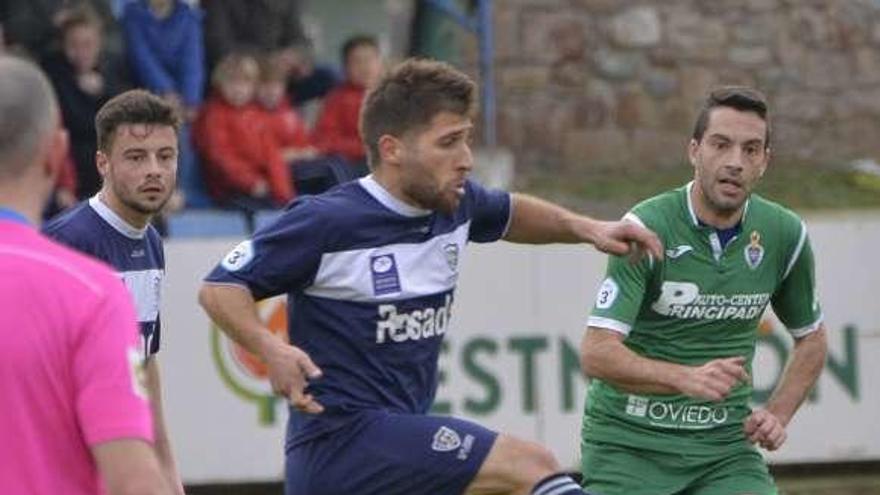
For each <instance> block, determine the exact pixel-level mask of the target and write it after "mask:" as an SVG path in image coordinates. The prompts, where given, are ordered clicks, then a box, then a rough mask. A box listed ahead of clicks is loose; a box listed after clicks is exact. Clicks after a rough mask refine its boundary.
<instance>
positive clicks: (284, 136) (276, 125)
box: [256, 57, 317, 163]
mask: <svg viewBox="0 0 880 495" xmlns="http://www.w3.org/2000/svg"><path fill="white" fill-rule="evenodd" d="M287 79H288V78H287V71H286V70H285V69H284V68H283V67H282V66H280V65H279V64H277V63H276V61H275V60H273V58H272V57H265V58H264V59H263V60H261V61H260V81H259V83H258V84H257V97H256V100H257V104H258V105H259V107H260V109H262V111H263V115H264V117H265V119H266V125H267V131H268V132H269V133H270V134H271V135H272V137H273V138H274V139H275V141H276V143H277V145H278V147H279V148H280V150H281V156H282V158H283V159H284V161H285V162H287V163H291V162H295V161H298V160H307V159H310V158H314V157H315V156H316V155H317V150H316V149H315V147H314V146H312V141H311V137H310V136H309V129H308V126H306V123H305V121H304V120H303V119H302V117H301V116H300V115H299V113H298V112H297V111H296V110H295V109H294V108H293V107H292V106H291V105H290V99H289V98H288V96H287Z"/></svg>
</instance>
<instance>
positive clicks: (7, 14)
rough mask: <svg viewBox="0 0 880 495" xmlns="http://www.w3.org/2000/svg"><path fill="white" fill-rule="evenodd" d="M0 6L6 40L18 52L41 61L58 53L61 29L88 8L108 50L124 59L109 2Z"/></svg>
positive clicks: (7, 2) (10, 0) (34, 1)
mask: <svg viewBox="0 0 880 495" xmlns="http://www.w3.org/2000/svg"><path fill="white" fill-rule="evenodd" d="M0 4H3V5H2V8H3V9H4V10H3V11H2V12H0V13H2V16H3V17H2V20H3V25H4V26H5V31H6V33H5V34H6V41H7V43H8V44H9V45H10V46H11V47H13V51H15V52H24V53H26V54H27V55H28V56H30V57H31V58H33V59H35V60H41V59H43V58H45V57H46V56H47V55H49V54H50V53H52V52H53V51H56V50H58V49H59V46H60V41H61V40H60V34H61V33H60V31H61V26H62V25H63V24H65V22H66V21H67V18H68V16H69V15H70V14H72V13H75V12H76V11H77V10H78V9H80V8H81V7H82V6H84V5H85V6H88V8H90V9H91V11H92V12H94V13H95V15H96V16H97V18H98V19H99V22H100V25H101V28H102V30H103V33H104V38H105V48H106V51H107V52H108V53H111V54H113V56H114V57H120V56H122V53H123V51H124V50H123V42H122V34H121V32H120V31H121V30H120V28H119V25H118V24H117V23H116V19H115V18H114V17H113V13H112V11H111V8H110V2H108V0H3V1H0Z"/></svg>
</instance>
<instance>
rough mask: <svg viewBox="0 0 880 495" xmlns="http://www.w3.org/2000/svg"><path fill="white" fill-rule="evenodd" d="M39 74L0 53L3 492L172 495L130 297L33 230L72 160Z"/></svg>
mask: <svg viewBox="0 0 880 495" xmlns="http://www.w3.org/2000/svg"><path fill="white" fill-rule="evenodd" d="M58 121H59V115H58V108H57V104H56V102H55V98H54V96H53V94H52V88H51V87H50V86H49V83H48V82H47V81H46V78H45V77H44V76H43V75H42V74H41V73H40V71H39V70H38V69H37V68H36V67H35V66H34V65H32V64H31V63H29V62H25V61H23V60H20V59H16V58H13V57H9V56H2V55H0V396H2V399H0V493H2V494H15V495H42V494H65V495H86V494H88V495H94V494H103V493H110V494H112V495H120V494H125V495H129V494H132V495H133V494H138V495H140V494H150V495H153V494H163V495H164V494H169V493H170V489H169V487H167V486H166V484H165V481H164V479H163V477H162V474H161V471H160V469H159V464H158V461H157V460H156V456H155V453H154V452H153V446H152V441H153V427H152V422H151V418H150V412H149V408H148V406H147V401H146V393H145V392H144V389H143V386H142V383H141V382H142V377H141V376H140V375H141V374H142V373H141V372H140V370H139V367H140V366H141V358H140V354H139V353H138V351H137V345H138V334H137V329H136V326H135V314H134V309H133V308H132V304H131V297H130V296H129V294H128V292H127V291H126V289H125V286H123V285H122V283H121V282H120V280H119V278H118V277H117V276H116V275H114V274H113V272H112V271H111V270H110V269H109V268H107V267H105V266H104V265H102V264H100V263H99V262H97V261H94V260H92V259H90V258H87V257H85V256H83V255H81V254H78V253H76V252H74V251H72V250H70V249H67V248H65V247H62V246H60V245H58V244H55V243H54V242H51V241H49V240H47V239H46V238H44V237H42V236H41V235H40V234H39V233H38V232H37V230H36V224H37V222H38V221H39V218H40V212H41V211H42V209H43V205H44V204H45V203H46V200H47V198H48V197H49V195H50V193H51V191H52V189H53V186H54V183H55V178H56V176H57V175H58V171H59V170H60V168H61V166H62V163H63V161H64V157H65V155H66V153H67V136H66V134H65V133H64V132H63V131H60V130H59V128H58Z"/></svg>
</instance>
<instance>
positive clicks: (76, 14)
mask: <svg viewBox="0 0 880 495" xmlns="http://www.w3.org/2000/svg"><path fill="white" fill-rule="evenodd" d="M60 29H61V45H62V46H61V52H60V53H52V54H50V55H48V56H47V57H46V59H45V60H44V61H43V69H44V70H45V71H46V74H48V76H49V79H50V80H51V81H52V85H53V86H54V88H55V92H56V94H57V95H58V102H59V105H60V107H61V115H62V120H63V121H64V126H65V127H66V128H67V131H68V132H69V134H70V149H71V155H72V156H73V161H74V164H75V168H76V178H77V197H78V198H80V199H84V198H88V197H91V196H92V195H94V194H95V193H96V192H97V191H98V189H99V188H100V187H101V179H100V177H99V175H98V170H97V168H96V167H95V152H96V147H95V114H96V113H97V111H98V108H100V106H101V105H103V104H104V102H106V101H107V100H109V99H110V98H112V97H113V96H115V95H117V94H119V93H121V92H122V91H124V90H125V89H127V87H128V81H127V78H126V77H125V68H124V64H122V63H121V62H120V61H119V60H118V58H117V57H114V56H112V55H110V54H108V53H106V52H104V51H103V32H102V30H101V21H100V19H99V18H98V17H97V16H96V14H95V13H94V11H93V10H92V9H91V8H90V7H88V5H84V4H81V5H79V6H77V7H75V8H73V9H72V10H71V11H70V12H68V13H67V15H66V17H65V20H64V22H63V23H62V24H61V27H60Z"/></svg>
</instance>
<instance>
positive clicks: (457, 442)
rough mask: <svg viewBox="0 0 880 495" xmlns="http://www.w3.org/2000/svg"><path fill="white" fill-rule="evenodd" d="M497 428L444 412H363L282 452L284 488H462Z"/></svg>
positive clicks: (293, 492) (442, 491)
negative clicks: (284, 477) (284, 472)
mask: <svg viewBox="0 0 880 495" xmlns="http://www.w3.org/2000/svg"><path fill="white" fill-rule="evenodd" d="M497 436H498V434H497V433H496V432H494V431H491V430H488V429H486V428H484V427H482V426H480V425H477V424H475V423H471V422H470V421H465V420H462V419H457V418H453V417H448V416H427V415H416V414H395V413H389V412H384V411H375V412H372V411H371V412H369V413H366V414H364V415H363V418H362V419H359V420H357V421H354V422H353V423H352V424H349V425H347V426H345V427H343V428H342V429H340V430H336V431H333V432H332V433H329V434H327V435H324V436H322V437H320V438H317V439H315V440H311V441H307V442H304V443H302V444H298V445H294V446H292V447H290V448H289V449H288V451H287V462H286V482H285V488H284V493H285V495H342V494H349V493H356V494H358V495H398V494H399V495H419V494H425V495H428V494H430V495H461V494H462V493H464V491H465V489H466V488H467V487H468V485H469V484H470V483H471V481H473V479H474V477H475V476H476V475H477V472H478V471H479V470H480V466H482V465H483V461H484V460H485V459H486V456H487V455H489V450H490V449H491V448H492V444H494V443H495V438H496V437H497Z"/></svg>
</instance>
